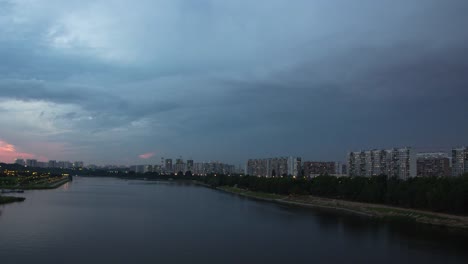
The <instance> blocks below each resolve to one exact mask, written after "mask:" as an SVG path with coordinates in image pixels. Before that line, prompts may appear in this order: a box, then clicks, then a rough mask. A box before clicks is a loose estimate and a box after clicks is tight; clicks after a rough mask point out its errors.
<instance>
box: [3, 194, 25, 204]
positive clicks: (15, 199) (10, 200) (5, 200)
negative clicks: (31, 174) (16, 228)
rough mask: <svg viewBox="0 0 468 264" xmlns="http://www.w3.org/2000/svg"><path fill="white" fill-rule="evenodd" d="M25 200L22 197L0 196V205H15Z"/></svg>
mask: <svg viewBox="0 0 468 264" xmlns="http://www.w3.org/2000/svg"><path fill="white" fill-rule="evenodd" d="M24 200H26V198H24V197H14V196H0V204H7V203H16V202H22V201H24Z"/></svg>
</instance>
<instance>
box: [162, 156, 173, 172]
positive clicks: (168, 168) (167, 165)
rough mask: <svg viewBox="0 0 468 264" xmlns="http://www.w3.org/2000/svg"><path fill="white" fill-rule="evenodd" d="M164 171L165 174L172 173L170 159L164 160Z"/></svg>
mask: <svg viewBox="0 0 468 264" xmlns="http://www.w3.org/2000/svg"><path fill="white" fill-rule="evenodd" d="M164 170H165V171H166V172H172V171H173V169H172V159H166V161H165V165H164Z"/></svg>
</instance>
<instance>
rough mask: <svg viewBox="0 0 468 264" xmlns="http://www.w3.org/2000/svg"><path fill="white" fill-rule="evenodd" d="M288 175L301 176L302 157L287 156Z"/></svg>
mask: <svg viewBox="0 0 468 264" xmlns="http://www.w3.org/2000/svg"><path fill="white" fill-rule="evenodd" d="M288 175H292V176H298V177H299V176H302V159H301V158H299V157H289V158H288Z"/></svg>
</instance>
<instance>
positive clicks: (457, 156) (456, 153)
mask: <svg viewBox="0 0 468 264" xmlns="http://www.w3.org/2000/svg"><path fill="white" fill-rule="evenodd" d="M465 173H468V147H462V148H457V149H453V150H452V176H460V175H463V174H465Z"/></svg>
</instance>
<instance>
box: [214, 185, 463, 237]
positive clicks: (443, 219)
mask: <svg viewBox="0 0 468 264" xmlns="http://www.w3.org/2000/svg"><path fill="white" fill-rule="evenodd" d="M215 189H216V190H219V191H223V192H226V193H230V194H235V195H239V196H242V197H247V198H251V199H255V200H260V201H265V202H273V203H276V204H280V205H286V206H297V207H302V208H322V209H327V210H333V211H341V212H346V213H351V214H354V215H359V216H365V217H369V218H374V219H382V220H389V221H396V220H398V221H402V220H404V221H407V222H416V223H421V224H427V225H433V226H439V227H446V228H457V229H464V230H468V217H466V216H458V215H450V214H444V213H436V212H429V211H423V210H418V209H408V208H401V207H393V206H387V205H380V204H367V203H360V202H353V201H346V200H338V199H330V198H322V197H315V196H309V195H304V196H286V195H275V194H266V193H257V192H252V191H249V190H244V189H240V188H235V187H228V186H222V187H216V188H215ZM266 195H273V196H272V197H268V196H266Z"/></svg>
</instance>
